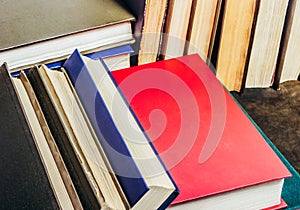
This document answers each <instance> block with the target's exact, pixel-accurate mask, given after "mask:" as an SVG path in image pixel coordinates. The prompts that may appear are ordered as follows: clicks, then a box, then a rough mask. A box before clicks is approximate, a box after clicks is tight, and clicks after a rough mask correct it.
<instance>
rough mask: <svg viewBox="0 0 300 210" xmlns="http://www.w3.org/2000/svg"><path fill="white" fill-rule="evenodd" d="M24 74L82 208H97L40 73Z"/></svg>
mask: <svg viewBox="0 0 300 210" xmlns="http://www.w3.org/2000/svg"><path fill="white" fill-rule="evenodd" d="M26 75H27V77H28V80H29V81H30V84H31V85H32V88H33V90H34V92H35V94H36V97H37V100H38V102H39V104H40V106H41V110H42V112H43V113H44V116H45V119H46V120H47V123H48V126H49V129H50V131H51V133H52V135H53V138H54V139H55V142H56V144H57V147H58V149H59V151H60V153H61V156H62V158H63V161H64V163H65V165H66V168H67V170H68V172H69V174H70V177H71V179H72V181H73V184H74V187H75V189H76V191H77V194H78V196H79V199H80V201H81V204H82V207H83V208H84V209H99V208H100V205H99V203H98V201H97V198H96V197H95V195H94V193H93V190H92V188H91V186H90V184H89V182H88V180H87V178H86V175H85V173H84V171H83V169H82V167H81V164H80V162H79V160H78V159H77V154H76V152H75V150H74V148H73V147H72V144H71V142H70V140H69V137H68V134H67V131H66V130H65V128H64V126H63V122H62V121H61V120H60V117H59V114H58V112H57V110H56V108H55V106H54V105H53V103H52V101H51V98H50V96H49V95H48V93H47V89H46V87H45V85H44V83H43V81H42V78H41V76H40V74H39V73H38V70H37V68H32V69H31V70H30V71H29V72H28V73H27V74H26Z"/></svg>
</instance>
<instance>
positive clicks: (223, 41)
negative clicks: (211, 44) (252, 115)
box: [216, 0, 258, 91]
mask: <svg viewBox="0 0 300 210" xmlns="http://www.w3.org/2000/svg"><path fill="white" fill-rule="evenodd" d="M257 2H258V1H256V0H244V1H239V0H225V2H224V3H225V8H224V16H223V22H222V32H221V38H220V45H219V51H218V58H217V64H216V69H217V77H218V78H219V79H220V80H221V81H222V82H223V84H224V85H225V86H226V87H227V89H228V90H236V91H240V90H241V88H242V84H243V79H244V70H245V67H246V65H247V57H248V47H249V43H250V37H251V31H252V25H253V20H254V16H255V12H256V9H257Z"/></svg>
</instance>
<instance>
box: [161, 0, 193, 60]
mask: <svg viewBox="0 0 300 210" xmlns="http://www.w3.org/2000/svg"><path fill="white" fill-rule="evenodd" d="M192 2H193V1H192V0H186V1H181V0H169V3H168V10H167V16H166V22H165V26H164V36H163V39H162V46H161V50H160V54H161V56H162V57H163V58H166V59H168V58H174V57H177V56H182V55H183V53H184V48H185V45H186V38H187V32H188V25H189V20H190V15H191V10H192Z"/></svg>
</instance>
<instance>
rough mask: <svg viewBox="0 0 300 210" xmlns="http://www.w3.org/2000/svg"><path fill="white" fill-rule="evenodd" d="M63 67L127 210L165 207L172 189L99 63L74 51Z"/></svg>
mask: <svg viewBox="0 0 300 210" xmlns="http://www.w3.org/2000/svg"><path fill="white" fill-rule="evenodd" d="M63 67H64V68H65V69H66V72H67V73H68V75H69V78H70V80H71V82H72V84H73V86H74V88H75V90H76V92H77V94H78V96H79V99H80V101H81V103H82V105H83V107H84V110H85V111H86V113H87V116H88V118H89V120H90V122H91V125H92V126H93V128H94V130H95V133H96V135H97V137H98V140H99V142H100V144H101V145H102V147H103V150H104V152H105V155H106V156H107V158H108V160H109V162H110V164H111V167H112V169H113V172H114V173H115V174H116V177H117V179H118V182H119V183H120V186H121V188H122V190H123V191H124V194H125V197H126V198H127V200H128V203H129V206H130V208H137V209H142V208H153V209H165V208H166V207H167V206H168V205H169V204H170V202H171V201H173V200H174V199H175V197H176V196H177V195H178V191H177V187H176V185H175V184H174V182H173V180H172V179H171V177H170V175H169V173H168V172H167V171H166V169H165V168H164V165H163V163H162V162H161V160H160V158H159V157H158V156H157V153H156V152H155V150H154V148H153V146H152V145H151V144H150V141H149V139H148V137H147V135H146V134H145V133H144V132H143V130H142V128H141V127H140V124H139V122H138V121H136V117H135V115H134V113H133V112H132V111H131V109H130V108H129V107H128V104H127V102H126V101H125V100H124V97H123V96H122V94H121V92H119V90H118V89H117V88H116V85H115V83H114V80H113V79H112V77H111V76H110V72H109V71H108V70H107V68H106V67H105V65H104V64H103V63H102V62H101V61H100V60H93V59H89V58H88V57H85V56H82V55H81V54H80V53H79V52H78V51H77V50H76V51H75V52H74V53H73V54H72V55H71V56H70V57H69V58H68V59H67V61H66V62H65V63H64V66H63Z"/></svg>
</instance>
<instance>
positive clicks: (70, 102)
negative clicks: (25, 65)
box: [36, 65, 128, 210]
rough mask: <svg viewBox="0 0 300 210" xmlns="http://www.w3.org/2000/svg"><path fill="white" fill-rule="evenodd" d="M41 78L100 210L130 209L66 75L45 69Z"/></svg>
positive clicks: (39, 72) (40, 73)
mask: <svg viewBox="0 0 300 210" xmlns="http://www.w3.org/2000/svg"><path fill="white" fill-rule="evenodd" d="M36 71H38V74H39V75H40V78H41V79H42V81H43V84H44V86H45V89H46V90H47V93H48V95H49V97H50V98H51V102H52V104H53V105H54V107H55V109H56V111H57V114H58V115H59V118H60V119H61V121H62V124H63V127H64V129H65V130H66V132H67V135H68V138H69V140H70V142H71V144H72V147H73V148H74V151H75V153H76V155H77V156H78V157H79V158H78V161H79V162H80V164H81V166H82V168H83V170H84V173H85V175H86V177H87V180H88V181H89V183H90V185H91V187H92V189H93V192H94V194H95V196H96V198H97V200H98V202H99V205H100V206H101V209H105V208H108V209H118V210H121V209H128V204H127V203H126V202H124V200H125V198H124V197H123V193H122V192H121V191H120V189H119V185H118V184H117V182H116V177H115V176H114V174H112V173H111V170H110V169H109V168H108V167H110V166H109V163H108V160H107V159H106V158H105V155H104V154H103V151H102V149H101V147H100V146H99V145H98V144H97V142H98V139H97V138H96V136H95V134H94V133H93V130H92V128H91V126H90V124H89V122H88V120H87V117H86V116H85V115H84V112H83V111H82V110H83V109H82V107H81V105H80V103H79V100H78V99H77V97H76V94H75V91H74V89H72V86H71V84H70V83H69V81H68V79H67V77H66V74H65V73H63V72H60V71H56V70H50V69H48V68H47V67H46V66H45V65H42V66H41V67H40V68H39V69H38V70H36Z"/></svg>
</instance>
